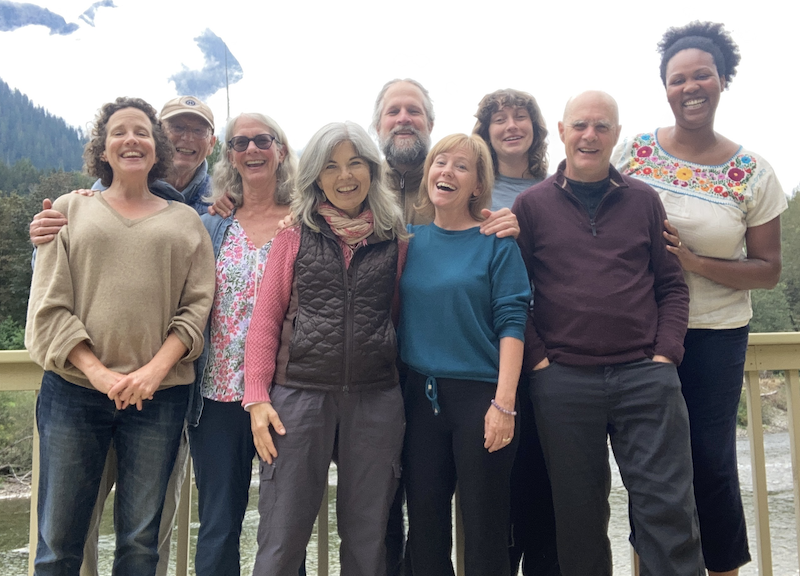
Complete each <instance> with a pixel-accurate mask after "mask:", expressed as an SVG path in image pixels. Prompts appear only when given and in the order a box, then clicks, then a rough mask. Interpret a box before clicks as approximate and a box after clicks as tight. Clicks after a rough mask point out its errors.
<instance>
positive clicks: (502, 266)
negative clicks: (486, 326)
mask: <svg viewBox="0 0 800 576" xmlns="http://www.w3.org/2000/svg"><path fill="white" fill-rule="evenodd" d="M496 245H497V247H496V250H495V253H494V257H493V258H492V262H491V265H490V268H489V273H490V276H491V278H490V280H491V291H492V293H491V297H492V314H493V318H494V331H495V334H497V337H498V338H505V337H506V336H510V337H512V338H516V339H517V340H522V341H525V322H526V320H527V310H528V303H529V302H530V299H531V289H530V284H529V281H528V275H527V273H526V271H525V263H524V262H523V261H522V256H521V255H520V251H519V247H518V246H517V243H516V242H515V241H514V240H511V239H507V240H506V239H497V240H496Z"/></svg>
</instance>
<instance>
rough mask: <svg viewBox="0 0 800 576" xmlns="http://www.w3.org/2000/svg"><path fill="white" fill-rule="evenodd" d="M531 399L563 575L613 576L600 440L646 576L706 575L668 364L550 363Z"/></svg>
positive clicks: (684, 431)
mask: <svg viewBox="0 0 800 576" xmlns="http://www.w3.org/2000/svg"><path fill="white" fill-rule="evenodd" d="M530 393H531V400H532V401H533V406H534V410H535V413H536V425H537V428H538V430H539V437H540V439H541V442H542V448H543V450H544V456H545V460H546V462H547V469H548V472H549V474H550V481H551V483H552V488H553V503H554V506H555V513H556V531H557V539H558V560H559V563H560V565H561V573H562V574H563V575H564V576H587V575H592V576H605V575H610V574H611V566H612V564H611V547H610V543H609V540H608V534H607V532H608V519H609V506H608V495H609V491H610V487H611V473H610V470H609V465H608V445H607V437H610V438H611V447H612V448H613V450H614V457H615V458H616V460H617V464H618V465H619V469H620V473H621V475H622V480H623V482H624V484H625V487H626V488H627V490H628V497H629V504H630V515H631V523H632V525H633V527H634V529H635V532H636V544H635V548H636V551H637V553H638V554H639V557H640V567H641V573H642V574H643V575H663V576H700V575H703V574H705V569H704V566H703V556H702V552H701V549H700V531H699V526H698V521H697V511H696V508H695V501H694V493H693V490H692V459H691V448H690V443H689V421H688V417H687V412H686V404H685V402H684V400H683V396H682V395H681V385H680V381H679V379H678V375H677V371H676V368H675V366H674V365H673V364H662V363H659V362H653V361H652V360H649V359H646V360H640V361H636V362H631V363H629V364H619V365H612V366H591V367H579V366H564V365H561V364H555V363H554V364H551V365H550V366H549V367H547V368H545V369H543V370H539V371H536V372H533V373H532V374H531V387H530Z"/></svg>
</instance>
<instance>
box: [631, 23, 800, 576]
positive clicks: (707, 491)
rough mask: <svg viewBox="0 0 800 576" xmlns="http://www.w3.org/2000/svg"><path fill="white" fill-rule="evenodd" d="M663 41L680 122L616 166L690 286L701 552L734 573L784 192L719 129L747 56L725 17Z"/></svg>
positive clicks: (664, 66)
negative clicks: (744, 458) (751, 405)
mask: <svg viewBox="0 0 800 576" xmlns="http://www.w3.org/2000/svg"><path fill="white" fill-rule="evenodd" d="M658 47H659V51H660V52H661V81H662V82H663V83H664V87H665V88H666V96H667V102H668V103H669V105H670V107H671V108H672V113H673V115H674V116H675V124H674V125H673V126H668V127H666V128H659V129H657V130H655V131H654V132H651V133H645V134H639V135H638V136H636V137H635V138H632V139H630V140H629V141H627V142H625V143H624V144H623V145H622V146H621V147H620V149H619V150H618V151H617V156H618V161H617V162H616V165H617V168H618V169H619V171H620V172H621V173H623V174H627V175H629V176H633V177H635V178H639V179H641V180H643V181H644V182H646V183H647V184H649V185H650V186H652V187H653V188H655V190H656V191H657V192H658V194H659V196H660V197H661V200H662V202H663V203H664V208H665V209H666V211H667V216H668V218H669V221H668V222H666V229H667V231H666V232H665V233H664V236H665V237H666V239H667V241H668V242H669V243H670V245H669V246H668V250H669V251H670V252H672V253H673V254H675V255H677V256H678V258H679V259H680V262H681V266H683V271H684V276H685V278H686V284H687V285H688V286H689V296H690V303H689V330H688V332H687V333H686V339H685V342H684V347H685V349H686V354H685V355H684V357H683V362H682V363H681V365H680V367H679V368H678V375H679V376H680V378H681V386H682V391H683V396H684V398H685V399H686V407H687V408H688V410H689V423H690V426H691V440H692V461H693V464H694V493H695V500H696V501H697V513H698V515H699V518H700V535H701V540H702V544H703V556H704V557H705V562H706V568H707V569H708V573H709V575H726V576H735V575H736V574H738V573H739V567H740V566H742V565H743V564H745V563H746V562H749V561H750V553H749V551H748V545H747V530H746V527H745V521H744V511H743V508H742V497H741V494H740V492H739V476H738V472H737V466H736V413H737V409H738V405H739V396H740V394H741V390H742V379H743V372H744V360H745V352H746V351H747V333H748V323H749V321H750V317H751V316H752V314H753V312H752V309H751V307H750V290H752V289H755V288H773V287H774V286H775V284H777V282H778V279H779V277H780V273H781V224H780V214H781V212H783V211H784V210H785V209H786V206H787V203H786V196H785V195H784V194H783V190H782V189H781V185H780V184H779V183H778V179H777V178H776V176H775V173H774V172H773V170H772V167H771V166H770V165H769V164H768V163H767V161H766V160H764V159H763V158H762V157H761V156H760V155H758V154H756V153H754V152H751V151H749V150H746V149H745V148H743V147H742V146H740V145H739V144H737V143H736V142H734V141H732V140H729V139H728V138H726V137H725V136H723V135H721V134H719V133H718V132H716V131H715V130H714V117H715V115H716V112H717V105H718V104H719V102H720V99H721V97H722V93H723V92H724V91H725V89H726V88H728V86H729V85H730V83H731V81H732V80H733V76H734V75H735V74H736V67H737V66H738V64H739V59H740V56H739V49H738V47H737V46H736V43H735V42H734V41H733V39H732V38H731V37H730V35H729V34H728V32H727V31H726V30H725V28H724V27H723V25H722V24H717V23H713V22H692V23H691V24H688V25H686V26H682V27H680V28H670V29H669V30H667V32H666V33H665V34H664V36H663V37H662V39H661V42H660V43H659V46H658ZM745 246H746V250H745Z"/></svg>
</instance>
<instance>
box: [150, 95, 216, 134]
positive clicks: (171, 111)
mask: <svg viewBox="0 0 800 576" xmlns="http://www.w3.org/2000/svg"><path fill="white" fill-rule="evenodd" d="M178 114H194V115H195V116H200V118H202V119H203V120H205V121H206V122H208V124H209V125H210V126H211V130H212V132H213V130H214V113H213V112H211V108H209V107H208V106H207V105H206V104H205V103H203V101H202V100H200V99H199V98H196V97H194V96H178V97H177V98H173V99H172V100H170V101H169V102H167V103H166V104H164V107H163V108H162V109H161V114H160V115H159V118H160V119H161V120H167V119H169V118H172V117H173V116H177V115H178Z"/></svg>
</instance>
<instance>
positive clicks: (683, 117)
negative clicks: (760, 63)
mask: <svg viewBox="0 0 800 576" xmlns="http://www.w3.org/2000/svg"><path fill="white" fill-rule="evenodd" d="M666 83H667V100H668V101H669V105H670V107H671V108H672V113H673V114H674V115H675V123H676V124H678V125H679V126H681V127H683V128H687V129H697V128H702V127H704V126H707V125H709V124H712V125H713V123H714V114H716V111H717V105H718V104H719V97H720V93H721V92H722V91H723V90H724V89H725V77H720V75H719V73H718V72H717V65H716V64H715V63H714V57H713V56H712V55H711V54H709V53H708V52H705V51H703V50H699V49H697V48H689V49H687V50H681V51H680V52H678V53H677V54H675V56H673V57H672V58H671V59H670V61H669V62H668V63H667V70H666Z"/></svg>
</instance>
